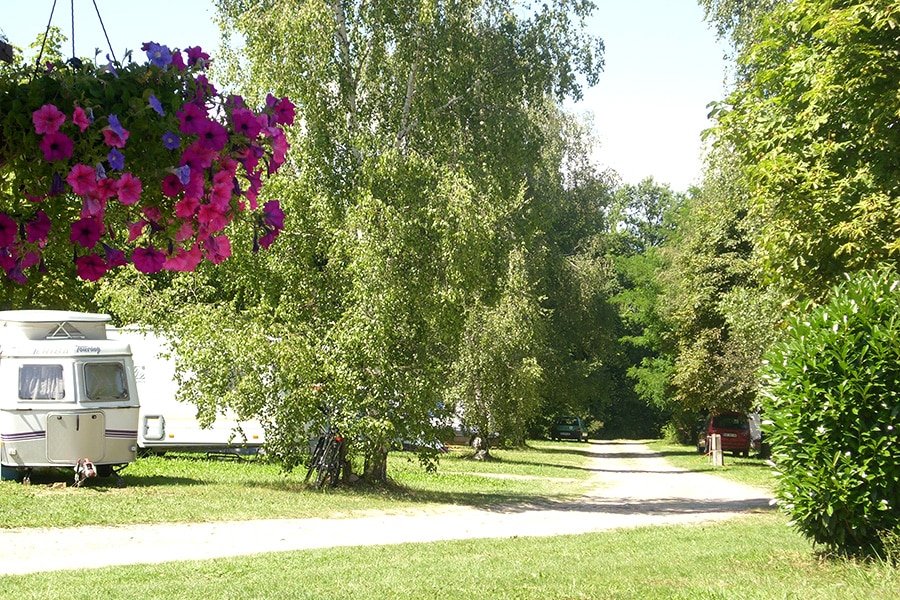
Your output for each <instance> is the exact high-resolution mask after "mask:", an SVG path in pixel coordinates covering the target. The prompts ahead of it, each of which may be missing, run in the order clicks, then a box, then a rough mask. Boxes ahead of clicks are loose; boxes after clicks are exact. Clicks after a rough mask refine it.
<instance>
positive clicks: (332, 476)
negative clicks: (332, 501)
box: [306, 409, 344, 489]
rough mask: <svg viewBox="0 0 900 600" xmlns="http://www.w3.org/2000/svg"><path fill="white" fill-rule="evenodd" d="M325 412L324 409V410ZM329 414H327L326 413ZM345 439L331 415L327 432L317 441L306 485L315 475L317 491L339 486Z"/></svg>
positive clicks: (326, 427)
mask: <svg viewBox="0 0 900 600" xmlns="http://www.w3.org/2000/svg"><path fill="white" fill-rule="evenodd" d="M323 412H324V409H323ZM326 414H327V413H326ZM343 450H344V437H343V436H342V435H341V434H340V432H339V431H338V429H337V427H336V426H335V425H334V424H333V423H332V419H331V416H330V415H329V417H328V421H327V423H326V425H325V431H324V432H323V433H322V435H320V436H319V439H318V440H316V447H315V449H314V450H313V454H312V460H311V461H310V463H309V469H308V470H307V471H306V483H309V481H310V479H312V478H313V473H315V479H313V485H314V486H315V488H316V489H320V488H322V487H326V486H331V487H334V486H336V485H337V484H338V482H339V481H340V477H341V462H342V460H343V454H344V452H343Z"/></svg>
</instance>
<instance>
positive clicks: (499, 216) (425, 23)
mask: <svg viewBox="0 0 900 600" xmlns="http://www.w3.org/2000/svg"><path fill="white" fill-rule="evenodd" d="M217 6H218V8H219V11H220V16H221V18H222V23H223V26H224V29H225V32H226V34H227V36H229V38H230V39H233V40H234V41H235V43H234V47H235V48H240V50H239V51H237V50H235V51H234V53H233V54H231V55H230V57H228V60H226V61H225V64H224V65H223V66H220V71H219V73H220V75H221V76H222V77H224V78H225V79H227V80H229V81H230V82H232V83H235V84H238V85H239V86H240V87H241V88H242V91H244V92H245V94H246V96H247V97H248V98H250V99H251V101H263V99H264V98H265V96H266V95H267V94H268V93H270V92H272V93H276V94H277V95H279V96H281V95H287V96H289V97H291V98H292V99H294V100H295V101H296V102H297V105H298V115H297V120H298V122H300V123H301V128H300V131H298V132H296V133H295V134H294V135H293V137H292V139H291V142H292V144H293V148H292V152H291V155H290V157H289V160H288V163H287V164H285V165H284V167H283V173H284V175H283V176H281V177H279V179H278V181H277V182H276V183H275V184H274V185H273V186H272V187H273V189H272V190H271V191H270V192H269V193H270V194H272V196H273V197H280V198H281V199H282V202H283V206H284V207H285V212H286V213H287V217H286V220H285V233H284V234H283V236H282V238H283V239H280V240H279V242H278V243H276V244H275V245H273V246H272V249H271V251H270V253H269V255H268V256H258V255H253V256H241V257H235V259H236V260H234V262H233V263H232V264H228V265H222V266H225V267H226V268H225V269H222V270H216V271H211V270H205V269H204V270H202V271H201V272H200V273H198V274H197V275H196V278H195V280H194V283H186V282H184V281H183V280H182V279H181V278H178V277H172V278H169V279H165V278H163V277H160V278H157V279H155V280H153V281H151V283H150V286H148V287H150V288H152V290H153V292H154V293H155V294H156V295H157V296H158V297H160V298H161V299H160V301H159V306H160V310H159V311H156V310H153V311H152V315H153V316H154V317H155V318H159V321H160V323H162V324H164V326H165V327H167V328H168V329H170V330H172V332H173V335H174V336H175V337H176V338H177V339H178V340H180V343H181V344H183V350H184V351H183V352H180V355H183V356H185V357H186V359H185V360H186V361H187V362H188V363H189V364H186V365H185V369H186V372H188V371H193V372H196V373H203V375H204V377H203V383H202V384H201V383H199V378H195V379H194V380H190V379H189V380H187V382H186V383H188V389H187V390H186V395H187V396H189V397H190V399H191V400H193V401H195V402H196V403H197V404H198V405H200V406H201V407H204V410H207V411H209V412H210V414H214V411H215V410H216V409H217V408H218V407H220V406H222V405H229V406H232V407H233V408H235V409H236V410H237V411H238V413H239V414H252V415H256V416H259V417H261V418H262V420H263V422H264V423H266V424H268V426H269V427H270V429H271V431H267V440H270V441H271V446H272V451H273V453H274V454H275V455H276V456H278V457H279V458H280V459H281V460H282V461H284V464H285V465H286V466H287V467H288V468H290V467H293V466H296V465H297V464H299V463H300V462H301V461H302V460H303V451H302V449H303V447H304V446H305V444H306V440H308V438H309V435H310V433H311V432H312V433H314V432H315V431H316V430H317V428H318V424H320V423H321V421H322V419H323V418H324V416H323V415H322V413H320V411H319V406H326V407H328V410H329V411H330V412H332V413H333V418H334V419H335V420H336V421H337V424H338V425H339V427H340V428H341V429H342V431H344V432H345V436H346V437H347V438H348V439H351V440H354V442H353V445H352V448H351V452H350V460H351V461H358V462H354V464H355V465H357V466H360V465H361V472H362V474H363V475H365V476H366V477H367V478H369V479H372V480H382V479H384V477H385V475H386V472H385V464H386V462H385V457H386V454H387V451H388V449H389V448H390V447H391V446H392V444H394V443H396V441H397V440H400V439H403V440H409V441H428V439H429V438H430V437H433V436H434V435H436V433H437V431H438V429H439V427H438V426H439V421H440V417H441V416H443V415H442V412H446V411H448V410H449V409H450V408H452V407H449V406H447V405H446V404H445V403H443V402H442V399H443V393H444V392H445V391H446V390H445V388H446V385H447V381H448V374H449V373H450V369H451V367H452V366H453V365H456V371H455V372H456V373H459V372H460V369H459V367H460V366H461V363H459V362H458V361H457V358H458V357H460V356H461V348H460V342H461V340H462V338H463V335H462V333H463V332H464V331H469V332H472V333H473V335H475V336H478V337H479V338H480V339H487V338H488V336H487V334H489V333H490V332H491V331H504V332H510V331H512V332H515V336H514V337H513V338H512V339H511V340H510V346H509V347H506V348H504V349H502V352H501V353H500V355H501V356H503V357H504V362H502V363H501V362H496V363H493V365H492V368H493V369H494V372H493V375H492V377H493V376H496V377H500V378H502V377H505V378H506V379H505V381H507V382H508V383H509V386H508V387H507V388H504V389H500V388H497V392H498V393H497V394H495V395H494V396H493V397H492V402H493V404H492V405H491V408H490V410H491V411H492V412H491V415H492V416H493V418H500V417H502V419H503V423H501V428H502V429H503V430H504V431H505V432H506V431H508V432H509V433H510V434H511V435H512V436H513V437H521V430H522V426H523V425H522V423H523V422H524V419H526V418H527V417H528V416H529V415H530V414H532V412H533V410H534V409H533V406H534V403H535V402H536V399H537V398H538V397H539V396H538V395H537V391H538V390H539V384H540V381H541V368H540V365H539V363H538V361H539V354H540V347H541V342H540V340H541V338H542V334H541V321H542V319H543V316H542V315H543V313H542V310H541V308H540V301H539V300H540V296H539V295H538V293H537V291H536V289H535V288H534V277H535V276H534V275H533V272H534V269H533V268H532V267H531V266H530V265H528V268H526V267H525V266H521V260H520V259H517V258H516V257H527V259H523V260H525V261H526V262H530V261H531V257H532V256H538V257H540V256H541V251H540V243H539V240H540V231H541V230H542V227H543V226H544V225H545V224H546V223H547V219H546V216H547V213H548V210H549V208H548V206H549V204H548V202H549V199H550V198H551V197H552V196H551V194H549V193H543V192H541V193H540V194H539V193H538V192H537V191H536V190H537V189H538V187H540V186H537V185H535V181H537V180H539V179H541V177H542V176H540V175H539V173H538V171H539V170H540V169H547V170H548V171H552V172H557V173H559V172H560V168H559V165H558V164H556V165H554V164H552V163H550V166H549V167H548V166H545V165H547V164H548V163H547V162H546V154H545V151H546V150H547V149H548V142H547V137H546V135H547V130H546V128H545V127H543V125H542V124H543V123H544V122H546V120H547V116H548V115H550V116H553V115H556V114H557V111H558V109H557V108H556V104H557V103H558V102H559V101H560V100H562V99H563V98H565V97H577V96H578V95H579V94H580V90H581V87H580V86H581V81H582V80H580V79H579V77H580V76H584V77H585V79H584V81H586V82H587V83H588V84H592V83H593V82H594V81H596V77H597V74H598V72H599V69H600V66H601V62H600V59H601V52H602V45H600V44H599V41H598V40H594V39H592V38H590V37H588V36H586V35H585V34H584V33H583V30H582V29H581V26H580V22H581V20H582V19H583V17H584V16H586V15H587V14H588V13H589V12H590V10H591V8H592V5H590V3H585V2H567V1H557V2H553V3H548V4H545V5H543V6H541V7H538V8H537V9H536V10H535V12H533V13H528V12H525V11H521V10H519V9H518V8H516V9H514V8H513V6H512V4H511V3H508V2H480V1H467V2H460V3H449V4H430V3H418V2H401V3H399V4H398V3H396V2H387V1H377V2H354V1H338V0H335V1H332V2H324V1H313V2H306V1H302V2H301V1H298V0H276V1H274V2H262V1H246V0H221V1H220V2H218V3H217ZM554 144H556V145H557V146H559V145H561V144H560V143H557V142H554ZM498 157H502V160H499V159H498ZM557 177H559V176H558V175H557ZM542 189H549V186H547V187H545V188H542ZM238 235H239V234H238ZM245 240H246V236H245ZM246 241H247V242H250V241H251V240H246ZM105 293H106V297H107V298H109V299H110V301H111V302H114V303H115V304H116V306H118V307H120V308H121V309H123V310H124V309H126V308H134V307H136V306H137V303H136V302H135V301H134V295H135V294H136V291H135V290H123V289H121V288H116V289H112V286H111V285H110V287H109V289H107V290H106V291H105ZM479 307H481V308H479ZM169 308H171V309H173V310H174V312H168V311H169ZM521 310H524V311H526V312H525V313H523V314H521V315H520V314H518V311H521ZM476 313H480V314H482V315H483V316H484V317H485V318H483V319H474V318H470V317H471V315H473V314H476ZM138 316H139V315H138ZM467 324H468V327H467ZM475 328H484V329H483V330H480V331H475ZM528 328H533V330H529V329H528ZM495 350H498V349H497V348H486V349H485V351H486V352H494V351H495ZM485 358H486V357H484V356H482V357H480V358H478V359H477V360H476V359H474V358H473V361H472V363H471V364H473V365H474V364H480V363H484V360H483V359H485ZM487 358H490V357H487ZM479 361H480V362H479ZM501 365H502V366H504V367H505V368H507V369H508V371H506V372H503V371H502V369H501ZM471 375H472V374H469V376H471ZM504 402H505V403H506V404H504ZM503 407H507V408H503ZM514 407H519V408H521V409H522V410H521V411H519V410H518V408H516V409H515V410H514ZM429 457H430V455H429V453H428V449H427V448H426V449H424V450H423V453H422V458H423V459H424V460H428V459H429ZM356 468H357V467H356V466H355V467H354V469H356ZM345 475H347V471H346V470H345Z"/></svg>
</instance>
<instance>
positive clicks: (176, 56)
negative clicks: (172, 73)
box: [172, 50, 187, 71]
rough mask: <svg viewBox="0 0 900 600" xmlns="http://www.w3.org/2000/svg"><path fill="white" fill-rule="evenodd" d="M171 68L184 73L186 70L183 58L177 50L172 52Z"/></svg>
mask: <svg viewBox="0 0 900 600" xmlns="http://www.w3.org/2000/svg"><path fill="white" fill-rule="evenodd" d="M172 66H173V67H175V68H176V69H178V70H179V71H184V70H185V69H186V68H187V65H185V64H184V57H183V56H182V55H181V52H180V51H179V50H175V51H174V52H172Z"/></svg>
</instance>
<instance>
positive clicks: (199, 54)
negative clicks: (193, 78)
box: [184, 46, 209, 67]
mask: <svg viewBox="0 0 900 600" xmlns="http://www.w3.org/2000/svg"><path fill="white" fill-rule="evenodd" d="M184 51H185V53H186V54H187V55H188V64H189V65H190V66H192V67H193V66H194V65H196V64H197V63H198V62H200V61H203V65H201V66H206V64H208V63H209V54H207V53H206V52H204V51H203V49H201V48H200V46H191V47H190V48H185V49H184Z"/></svg>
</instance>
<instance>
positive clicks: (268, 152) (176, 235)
mask: <svg viewBox="0 0 900 600" xmlns="http://www.w3.org/2000/svg"><path fill="white" fill-rule="evenodd" d="M143 50H144V51H145V52H146V53H147V57H148V62H147V63H145V64H138V63H134V62H130V63H129V64H127V65H125V66H123V65H121V64H118V63H111V64H110V65H107V66H103V67H100V66H97V65H93V64H86V65H81V64H77V61H76V65H72V64H51V65H46V66H44V67H41V68H40V69H35V68H31V67H28V68H13V67H7V66H5V65H0V268H2V271H3V273H5V275H6V276H7V277H9V278H10V279H12V280H14V281H16V282H18V283H26V281H27V278H28V275H29V273H31V272H33V270H35V269H45V268H46V264H45V261H44V258H45V255H47V254H48V251H49V250H50V249H51V248H53V247H55V246H57V245H61V244H64V245H67V246H71V247H72V248H73V249H74V263H75V269H76V272H77V274H78V276H79V277H81V278H83V279H87V280H91V281H94V280H97V279H99V278H100V277H102V275H103V274H104V273H106V272H107V271H109V270H110V269H113V268H115V267H118V266H122V265H124V264H127V263H129V262H130V263H132V264H133V265H134V266H135V268H137V269H138V270H139V271H141V272H143V273H154V272H157V271H160V270H163V269H166V270H172V271H192V270H193V269H195V268H196V266H197V265H198V264H199V263H200V262H201V261H202V260H204V259H205V260H209V261H212V262H213V263H219V262H221V261H222V260H224V259H226V258H227V257H228V256H229V255H230V254H231V244H230V240H229V238H228V237H227V236H226V235H225V233H224V232H225V229H226V227H227V226H228V225H229V224H230V223H232V221H234V220H235V219H236V218H238V217H243V218H247V217H249V218H250V220H251V221H252V223H253V226H254V227H255V231H254V250H256V246H262V247H264V248H268V247H269V245H270V244H271V243H272V241H273V240H274V239H275V237H276V236H277V235H278V233H279V232H280V231H281V229H282V228H283V226H284V214H283V213H282V211H281V209H280V206H279V203H278V202H277V201H269V202H266V203H265V204H264V205H263V206H261V207H260V206H258V203H257V198H258V195H259V192H260V189H261V186H262V183H263V181H264V180H265V179H266V178H267V177H268V176H270V175H272V174H274V173H275V172H276V171H277V170H278V168H279V167H280V166H281V165H282V164H283V163H284V161H285V156H286V153H287V149H288V143H287V140H286V138H285V134H284V130H283V127H284V126H286V125H291V124H293V121H294V106H293V104H291V102H290V101H289V100H288V99H287V98H281V99H277V98H274V97H272V96H271V95H270V96H269V97H268V99H267V101H266V106H265V107H264V108H263V109H262V110H261V111H254V110H253V109H251V108H250V107H248V106H246V105H245V104H244V102H243V100H242V99H241V98H240V97H238V96H228V97H224V96H223V95H220V94H219V92H218V91H217V90H216V89H215V87H213V85H212V84H211V83H210V82H209V81H208V80H207V78H206V75H205V70H206V67H207V66H208V63H209V56H208V55H207V54H206V53H204V52H203V51H202V50H201V49H200V48H199V47H194V48H187V49H186V50H184V51H179V50H170V49H169V48H167V47H166V46H163V45H159V44H155V43H147V44H145V45H144V47H143Z"/></svg>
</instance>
